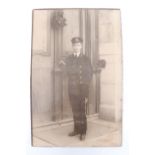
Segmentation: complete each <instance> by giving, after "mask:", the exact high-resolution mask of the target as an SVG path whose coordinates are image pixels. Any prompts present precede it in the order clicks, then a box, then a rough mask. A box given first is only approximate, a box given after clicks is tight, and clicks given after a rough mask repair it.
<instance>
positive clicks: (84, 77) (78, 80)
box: [63, 37, 92, 140]
mask: <svg viewBox="0 0 155 155" xmlns="http://www.w3.org/2000/svg"><path fill="white" fill-rule="evenodd" d="M71 42H72V47H73V54H71V55H70V56H68V57H67V58H66V60H65V62H63V65H65V68H66V71H67V75H68V94H69V99H70V104H71V107H72V112H73V120H74V129H73V131H72V132H70V133H69V136H75V135H79V138H80V140H84V139H85V136H86V131H87V118H86V102H87V101H88V95H89V84H90V81H91V78H92V65H91V62H90V60H89V58H88V57H87V56H85V55H84V54H83V53H82V51H81V50H82V43H83V40H82V38H80V37H74V38H72V40H71Z"/></svg>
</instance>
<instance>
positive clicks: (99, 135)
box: [33, 118, 122, 147]
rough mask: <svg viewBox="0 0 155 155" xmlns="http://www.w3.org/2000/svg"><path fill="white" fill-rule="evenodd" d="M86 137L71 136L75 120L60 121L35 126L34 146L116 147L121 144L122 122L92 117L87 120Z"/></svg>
mask: <svg viewBox="0 0 155 155" xmlns="http://www.w3.org/2000/svg"><path fill="white" fill-rule="evenodd" d="M87 122H88V130H87V135H86V139H85V140H84V141H80V140H79V135H77V136H73V137H69V136H68V133H69V132H70V131H72V129H73V122H72V121H69V122H66V123H64V122H63V123H62V122H58V123H55V124H50V123H49V124H47V125H44V126H39V127H35V128H34V129H33V146H37V147H115V146H121V140H122V138H121V135H122V132H121V123H112V122H106V121H103V120H100V119H98V118H91V119H88V120H87Z"/></svg>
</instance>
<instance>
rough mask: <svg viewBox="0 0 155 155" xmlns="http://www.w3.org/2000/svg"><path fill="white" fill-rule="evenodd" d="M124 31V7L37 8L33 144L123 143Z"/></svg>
mask: <svg viewBox="0 0 155 155" xmlns="http://www.w3.org/2000/svg"><path fill="white" fill-rule="evenodd" d="M121 31H122V30H121V11H120V9H115V8H114V9H103V8H89V9H88V8H73V9H71V8H70V9H67V8H65V9H64V8H61V9H60V8H59V9H57V8H55V9H53V8H52V9H34V10H33V11H32V51H31V52H32V53H31V136H32V137H31V139H32V143H31V144H32V146H34V147H120V146H122V119H123V117H122V113H123V111H122V109H123V108H122V107H123V102H122V101H123V98H122V93H123V92H122V33H121Z"/></svg>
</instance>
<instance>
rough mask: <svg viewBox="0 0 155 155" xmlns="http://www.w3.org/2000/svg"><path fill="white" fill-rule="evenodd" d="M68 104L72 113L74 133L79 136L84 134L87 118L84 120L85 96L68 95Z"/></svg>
mask: <svg viewBox="0 0 155 155" xmlns="http://www.w3.org/2000/svg"><path fill="white" fill-rule="evenodd" d="M69 98H70V103H71V107H72V112H73V120H74V132H76V133H79V134H86V130H87V118H86V104H85V95H84V94H82V93H80V94H79V95H77V94H76V95H73V94H69Z"/></svg>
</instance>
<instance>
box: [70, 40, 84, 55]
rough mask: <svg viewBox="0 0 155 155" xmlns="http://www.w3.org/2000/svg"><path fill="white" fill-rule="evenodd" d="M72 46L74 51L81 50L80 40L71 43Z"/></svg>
mask: <svg viewBox="0 0 155 155" xmlns="http://www.w3.org/2000/svg"><path fill="white" fill-rule="evenodd" d="M72 47H73V50H74V52H75V53H79V52H80V51H81V48H82V44H81V43H80V42H79V43H73V44H72Z"/></svg>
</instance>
